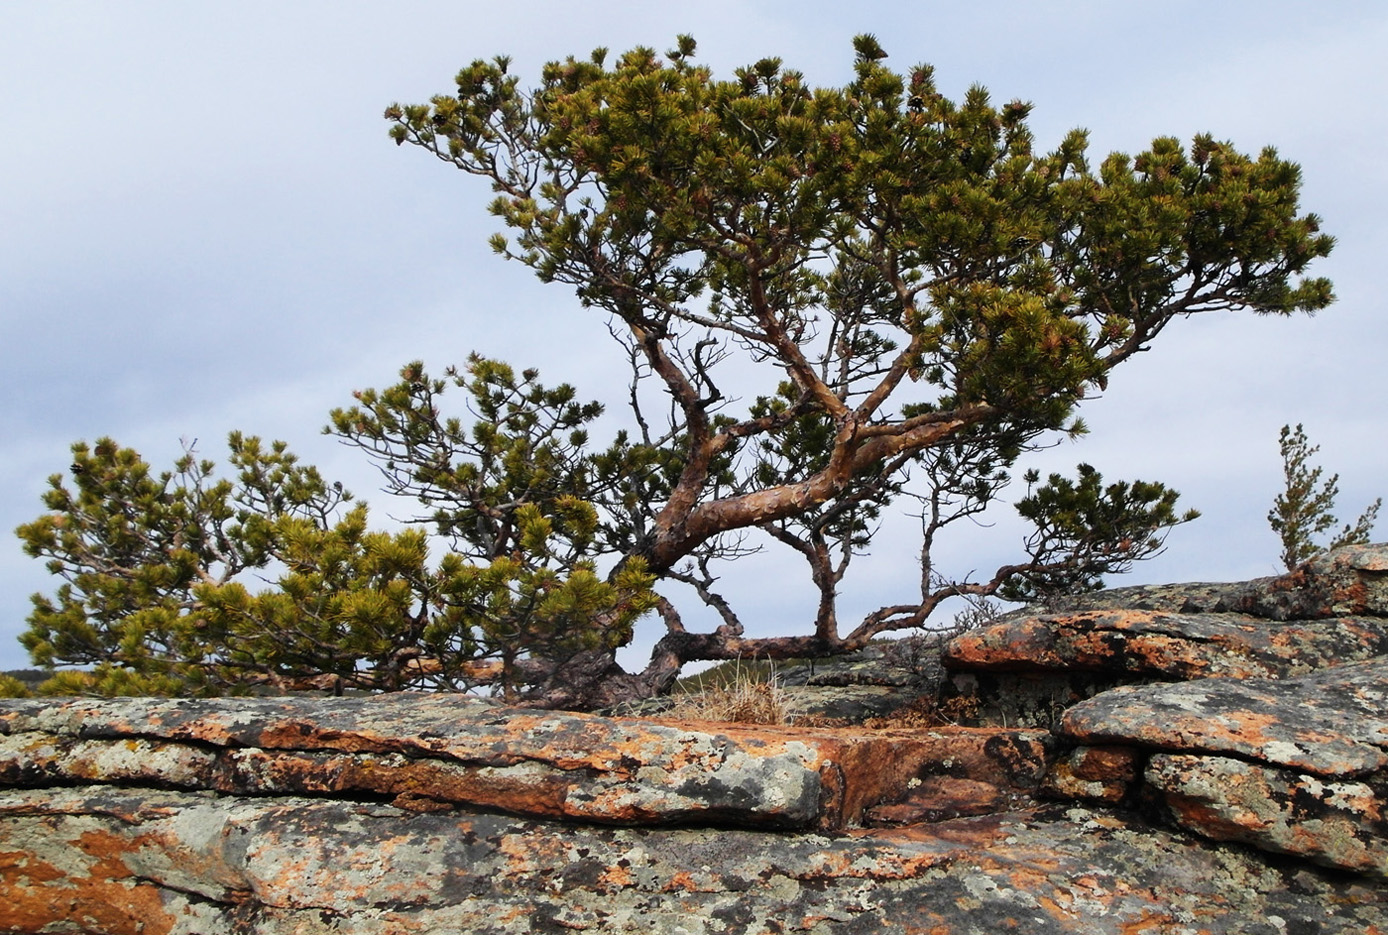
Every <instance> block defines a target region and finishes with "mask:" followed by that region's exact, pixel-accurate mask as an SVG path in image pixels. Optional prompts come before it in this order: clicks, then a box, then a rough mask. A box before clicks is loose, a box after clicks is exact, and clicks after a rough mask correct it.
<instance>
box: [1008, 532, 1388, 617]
mask: <svg viewBox="0 0 1388 935" xmlns="http://www.w3.org/2000/svg"><path fill="white" fill-rule="evenodd" d="M1063 609H1064V610H1065V611H1067V612H1073V611H1081V610H1159V611H1166V612H1170V613H1184V614H1199V613H1241V614H1249V615H1251V616H1254V617H1263V618H1266V619H1268V620H1319V619H1322V618H1326V617H1347V616H1357V615H1358V616H1368V617H1388V543H1377V544H1374V545H1353V546H1346V547H1344V548H1340V549H1336V550H1335V551H1333V552H1326V553H1322V554H1321V555H1318V556H1316V557H1315V558H1313V559H1311V560H1310V561H1309V562H1307V563H1306V564H1305V565H1303V566H1302V567H1301V568H1299V569H1297V570H1296V571H1294V572H1290V573H1288V574H1285V575H1275V576H1272V577H1268V578H1255V579H1254V580H1252V581H1241V582H1236V583H1230V584H1224V583H1219V584H1211V583H1200V584H1173V585H1138V586H1136V587H1125V588H1111V589H1109V590H1106V591H1099V592H1096V593H1093V594H1083V595H1079V596H1077V597H1073V598H1068V599H1066V600H1065V607H1064V608H1063ZM1032 610H1033V612H1040V609H1039V608H1033V609H1032Z"/></svg>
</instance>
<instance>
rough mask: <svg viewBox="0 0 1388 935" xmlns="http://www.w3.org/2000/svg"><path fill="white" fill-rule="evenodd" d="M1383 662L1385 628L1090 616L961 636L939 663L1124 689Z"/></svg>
mask: <svg viewBox="0 0 1388 935" xmlns="http://www.w3.org/2000/svg"><path fill="white" fill-rule="evenodd" d="M1385 653H1388V619H1378V618H1372V617H1341V618H1336V619H1332V620H1320V621H1307V622H1296V623H1276V622H1271V621H1268V620H1265V619H1261V618H1258V617H1253V616H1250V615H1248V614H1239V613H1225V614H1216V613H1198V614H1177V613H1168V612H1166V611H1157V610H1091V611H1083V612H1079V613H1073V614H1052V615H1046V616H1040V617H1028V618H1024V619H1021V620H1014V621H1008V622H1005V623H999V624H996V625H994V626H990V627H985V628H983V629H981V630H975V631H973V632H970V633H965V634H963V635H962V636H960V637H958V638H956V639H955V640H953V641H952V642H951V643H950V644H949V645H948V647H947V648H946V650H945V655H944V662H945V665H946V666H947V667H949V668H951V669H955V670H968V671H972V672H979V671H984V672H991V671H1045V670H1050V671H1056V672H1063V673H1066V674H1067V675H1074V674H1076V673H1083V672H1099V673H1107V674H1109V675H1112V676H1115V677H1121V678H1122V679H1123V680H1132V679H1133V678H1140V679H1161V680H1172V679H1194V678H1203V677H1206V676H1227V677H1231V678H1266V677H1278V678H1280V677H1284V676H1293V675H1304V674H1306V673H1307V672H1311V671H1314V670H1316V669H1320V668H1325V667H1326V666H1331V665H1341V664H1343V663H1346V662H1354V661H1358V660H1363V659H1371V658H1373V657H1374V656H1379V655H1383V654H1385ZM1115 680H1117V678H1116V679H1115Z"/></svg>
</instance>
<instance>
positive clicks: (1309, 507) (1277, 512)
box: [1268, 423, 1383, 571]
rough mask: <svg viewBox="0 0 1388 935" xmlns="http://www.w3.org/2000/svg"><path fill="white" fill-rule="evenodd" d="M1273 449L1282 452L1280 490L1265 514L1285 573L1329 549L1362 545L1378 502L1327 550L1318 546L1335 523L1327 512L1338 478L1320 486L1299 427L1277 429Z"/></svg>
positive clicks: (1315, 449)
mask: <svg viewBox="0 0 1388 935" xmlns="http://www.w3.org/2000/svg"><path fill="white" fill-rule="evenodd" d="M1277 443H1278V447H1279V448H1280V449H1281V451H1282V478H1283V488H1282V492H1281V493H1279V494H1278V495H1277V497H1276V499H1275V500H1273V505H1272V509H1271V510H1269V511H1268V524H1269V525H1271V526H1272V531H1273V532H1275V533H1277V535H1278V537H1279V538H1280V539H1281V540H1282V555H1281V558H1282V563H1283V564H1284V565H1286V566H1287V570H1288V571H1294V570H1296V569H1297V568H1298V567H1299V566H1300V565H1301V564H1302V563H1303V562H1305V561H1307V560H1308V559H1311V558H1314V557H1315V556H1317V555H1319V554H1320V553H1322V552H1325V551H1327V550H1329V549H1338V548H1339V547H1340V546H1342V545H1354V544H1356V543H1364V542H1368V541H1369V535H1370V533H1371V532H1372V530H1373V526H1374V520H1376V519H1377V518H1378V510H1379V507H1381V506H1382V505H1383V498H1382V497H1379V498H1378V499H1377V500H1375V501H1374V502H1373V503H1371V504H1369V506H1368V509H1366V510H1364V512H1363V513H1361V514H1360V515H1359V518H1358V519H1357V520H1355V521H1354V522H1353V523H1346V524H1345V526H1344V527H1343V528H1342V529H1341V530H1340V531H1339V532H1338V533H1336V534H1335V538H1334V539H1332V540H1331V541H1330V542H1329V543H1328V544H1327V545H1324V546H1321V545H1318V544H1317V542H1316V540H1317V539H1318V538H1320V537H1321V536H1322V535H1323V534H1325V533H1327V532H1329V531H1330V530H1332V529H1334V528H1335V524H1336V523H1337V522H1339V520H1337V519H1336V518H1335V514H1334V512H1333V511H1334V509H1335V498H1336V497H1338V496H1339V495H1340V475H1339V474H1332V475H1330V477H1329V478H1327V479H1326V480H1325V482H1324V483H1321V475H1322V474H1323V473H1324V471H1323V469H1322V468H1320V467H1317V466H1313V465H1312V464H1311V463H1310V460H1311V458H1312V457H1313V456H1314V455H1315V453H1316V452H1318V451H1320V446H1319V445H1312V444H1311V443H1310V442H1309V441H1308V440H1307V438H1306V432H1305V430H1304V429H1302V427H1301V424H1300V423H1297V426H1296V428H1295V429H1293V428H1292V427H1291V426H1290V425H1284V426H1282V430H1281V431H1280V432H1279V433H1278V437H1277Z"/></svg>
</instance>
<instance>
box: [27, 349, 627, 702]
mask: <svg viewBox="0 0 1388 935" xmlns="http://www.w3.org/2000/svg"><path fill="white" fill-rule="evenodd" d="M473 365H474V366H473V373H474V374H475V375H478V376H477V380H476V382H474V383H473V384H472V386H471V389H473V390H474V391H475V392H476V393H477V396H476V397H475V401H476V403H477V405H478V408H479V410H480V411H483V412H490V411H494V410H492V409H491V408H489V407H490V406H491V405H492V404H493V403H494V402H495V395H496V394H495V393H494V392H492V390H494V387H495V383H496V380H497V379H500V380H501V382H503V383H505V382H506V381H507V380H509V379H510V375H509V370H508V369H507V368H504V367H500V366H498V365H495V364H493V363H492V362H490V361H484V360H481V359H480V358H479V359H476V360H474V362H473ZM413 372H415V371H413V370H412V369H411V368H410V367H407V368H406V371H405V374H406V376H407V378H408V377H409V375H410V374H411V373H413ZM497 374H502V376H501V377H499V378H498V377H497V376H496V375H497ZM533 376H534V375H529V376H528V377H527V381H533ZM512 388H514V386H513V387H512ZM568 392H569V391H568V390H566V389H563V390H561V391H559V396H563V395H564V394H565V393H568ZM536 393H537V394H538V395H537V398H538V399H541V400H545V401H548V402H554V401H555V399H556V396H555V395H553V394H550V395H546V391H544V390H543V388H537V389H536ZM364 395H365V396H366V399H367V400H368V401H370V400H372V399H374V397H373V396H371V395H370V394H364ZM532 401H533V400H532ZM521 405H524V404H521ZM594 414H595V413H594V412H593V411H592V410H587V411H586V414H585V413H583V412H580V413H578V414H577V415H583V416H584V417H587V418H591V417H592V415H594ZM337 416H340V417H341V418H342V419H352V420H356V421H354V422H353V424H357V423H358V422H360V421H361V420H362V419H365V418H367V417H366V416H365V414H364V413H362V412H360V411H356V413H355V415H351V414H348V413H339V414H335V417H337ZM502 421H505V420H502ZM561 421H564V420H561ZM514 424H515V425H523V426H524V431H526V432H532V433H534V435H533V438H534V439H537V440H538V442H537V445H536V446H535V447H536V448H538V449H544V450H548V448H549V442H550V441H552V440H547V439H546V438H545V437H544V436H545V434H546V433H551V434H552V433H553V432H555V431H556V426H555V425H554V424H552V423H550V424H546V425H544V426H541V427H539V428H537V427H536V426H535V425H534V424H533V423H530V422H529V421H528V420H527V419H526V418H521V419H519V421H517V422H516V423H514ZM458 431H459V432H461V429H459V430H458ZM470 437H472V438H475V439H476V442H475V444H476V445H477V446H478V447H477V448H475V449H474V453H475V454H477V455H478V456H479V457H478V461H477V462H476V463H469V465H468V466H467V470H465V471H463V472H462V473H463V474H464V475H465V476H466V479H467V483H468V484H470V485H471V486H470V487H469V488H468V489H471V490H473V491H474V492H477V493H478V496H479V499H478V501H477V502H476V503H474V504H473V505H474V506H476V507H479V508H480V510H481V511H480V512H475V513H474V514H472V515H469V516H468V517H467V519H468V520H469V522H470V523H471V524H472V525H471V526H470V527H469V534H471V535H472V537H473V538H474V539H478V540H485V541H486V542H487V543H488V546H489V547H488V548H487V549H484V550H481V551H476V550H475V551H474V553H473V554H472V555H471V556H468V555H465V554H460V553H458V552H453V553H450V554H447V555H445V556H444V557H443V558H442V559H441V560H439V561H438V562H435V563H431V561H430V557H429V543H428V536H427V535H426V533H425V531H424V530H422V529H419V528H411V529H405V530H402V531H398V532H383V531H371V530H370V529H369V528H368V514H367V508H366V506H365V505H363V504H351V505H349V501H350V500H351V496H350V494H348V493H347V492H346V491H345V490H343V489H342V488H341V486H340V485H328V484H326V483H325V482H324V481H323V480H322V479H321V477H320V476H319V474H318V472H317V471H316V470H315V469H313V468H311V467H303V466H301V465H299V463H298V462H297V459H296V458H295V456H294V455H293V454H291V453H290V452H289V451H288V450H287V448H286V447H285V446H284V445H283V444H282V443H279V442H276V443H275V444H274V445H272V446H271V447H270V448H268V449H266V448H264V447H263V446H262V445H261V443H260V441H259V440H258V439H255V438H250V437H243V436H242V435H240V434H233V435H232V436H231V439H230V449H231V453H230V458H229V460H230V463H231V465H232V466H233V468H234V469H236V471H237V474H236V477H235V480H229V479H220V480H219V479H216V478H215V477H214V473H215V465H214V464H213V463H212V462H211V461H207V460H198V459H197V458H196V456H195V455H194V453H193V452H191V451H190V452H188V453H187V454H186V455H185V456H184V457H183V458H182V459H180V460H179V462H178V464H177V465H176V466H175V469H174V470H173V471H167V472H164V473H162V474H160V475H157V476H156V475H154V474H152V472H151V470H150V468H149V466H148V464H146V463H145V462H144V461H143V460H142V459H141V458H140V457H139V455H138V454H137V453H136V452H134V451H132V450H130V449H125V448H120V447H119V446H118V445H116V443H115V442H113V441H111V440H110V439H102V440H100V441H99V442H98V443H97V444H96V445H95V446H94V447H91V448H89V447H88V446H86V445H84V444H78V445H75V446H74V447H73V453H74V458H75V460H74V462H73V465H72V469H71V474H72V483H73V487H72V488H69V487H68V486H66V484H65V480H64V478H63V476H62V475H55V476H54V477H52V478H50V482H49V485H50V489H49V492H48V493H47V494H46V495H45V498H44V503H45V505H46V506H47V507H48V509H49V511H50V512H48V513H46V514H45V515H43V516H41V517H39V518H38V519H37V520H35V521H34V522H32V523H29V524H26V525H24V526H21V527H20V528H19V530H18V534H19V536H20V538H21V539H22V540H23V542H24V545H25V549H26V551H27V552H28V553H29V554H30V555H33V556H35V557H40V558H46V559H48V561H49V570H50V571H52V572H53V573H54V574H56V575H58V576H59V577H61V578H62V579H63V580H64V583H63V584H62V585H61V586H60V587H59V589H58V592H57V594H56V596H54V597H50V596H46V595H42V594H40V595H35V596H34V611H33V613H32V614H31V615H30V618H29V624H30V627H29V630H28V631H27V632H26V633H25V634H24V635H23V637H22V641H23V643H24V645H25V646H26V648H28V650H29V651H30V654H31V655H32V656H33V658H34V661H35V662H36V663H38V664H40V665H44V666H54V665H75V666H85V667H88V668H86V669H85V670H82V671H65V672H60V673H58V674H57V675H56V676H55V677H54V678H53V679H52V680H50V681H49V682H48V683H46V684H45V685H43V686H40V689H39V691H40V692H41V693H58V694H71V693H94V694H104V695H115V694H190V693H193V694H213V693H223V692H244V691H251V690H256V689H258V688H261V687H264V686H269V687H275V688H295V687H300V688H303V687H312V688H330V689H335V690H338V691H340V690H342V689H343V688H355V689H367V690H384V691H396V690H401V689H406V688H420V687H431V686H432V687H443V688H453V689H459V688H467V687H470V686H471V685H472V684H474V683H475V681H476V679H477V677H478V673H489V672H490V671H491V669H490V668H489V667H488V666H487V663H495V664H496V665H497V666H499V669H500V673H501V676H500V678H499V679H492V678H488V679H487V680H488V681H491V682H494V683H496V684H498V685H499V686H500V687H501V689H502V690H503V692H505V693H506V694H508V695H514V694H515V693H516V692H517V691H518V690H519V689H520V688H521V687H522V686H523V685H525V684H526V680H525V677H524V676H523V675H522V674H521V673H520V671H519V667H521V666H522V665H523V663H524V662H525V661H526V660H531V659H537V658H538V659H555V658H561V659H562V658H565V657H567V656H570V655H573V654H574V653H577V652H581V651H585V650H594V649H611V648H615V647H616V646H618V645H620V644H622V643H624V642H626V641H628V640H629V639H630V638H631V628H632V624H633V622H634V620H635V619H636V618H638V617H639V616H640V615H641V614H642V613H644V612H646V611H647V610H649V609H650V608H651V607H652V606H653V603H654V596H653V595H652V594H651V592H650V584H651V577H650V576H649V575H648V574H646V573H645V572H644V569H643V566H642V563H641V562H640V561H639V560H632V561H630V562H628V563H626V565H625V566H624V567H623V568H621V569H619V570H618V571H617V572H616V573H614V574H613V575H611V576H608V577H603V576H600V575H599V573H598V568H597V564H596V562H595V558H594V555H593V554H591V553H592V550H591V546H592V543H593V540H594V536H595V535H596V532H597V528H598V522H597V513H596V511H595V510H594V508H593V507H592V506H591V505H590V504H588V503H586V502H585V501H583V500H581V499H579V498H578V497H577V496H574V495H573V494H570V493H558V492H556V490H557V488H556V485H555V483H552V481H554V479H555V478H556V477H560V478H564V477H567V478H568V480H572V479H573V478H572V477H571V476H570V475H571V474H572V472H571V471H568V472H566V471H564V470H559V469H556V468H555V466H554V464H553V463H551V462H549V461H547V458H546V456H545V455H543V454H536V452H535V451H523V450H518V449H517V447H516V445H517V436H514V435H511V434H509V433H508V432H506V431H504V430H502V429H501V428H500V427H499V426H498V424H497V423H495V422H492V423H482V422H480V421H479V422H478V423H477V424H476V425H474V426H473V431H472V433H471V435H470ZM573 440H574V439H573V436H568V437H567V438H566V439H565V440H564V441H562V442H560V441H555V443H554V444H555V446H557V447H558V448H562V447H563V446H564V445H565V444H568V443H570V442H572V441H573ZM549 454H552V455H555V456H556V457H558V456H559V455H558V453H557V452H556V451H549ZM450 478H451V479H453V480H456V477H455V476H454V475H450ZM561 486H562V484H561ZM527 491H528V493H527ZM527 496H530V497H532V498H533V499H531V500H529V501H528V502H527V501H526V500H525V498H526V497H527ZM426 502H428V501H426ZM484 516H485V517H487V518H490V519H492V520H495V521H496V522H495V524H494V525H493V526H491V527H488V526H487V524H486V523H485V522H483V517H484ZM459 523H460V520H459V517H458V515H457V514H451V515H450V517H449V519H448V520H447V522H444V523H443V524H442V525H443V526H444V527H445V529H447V530H450V531H456V529H457V527H458V525H459ZM269 572H278V577H277V578H276V579H275V580H274V582H273V585H272V586H270V587H263V586H261V584H260V582H261V579H262V577H263V576H264V575H265V574H267V573H269Z"/></svg>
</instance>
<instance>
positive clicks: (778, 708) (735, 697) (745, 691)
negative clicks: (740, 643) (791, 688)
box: [663, 667, 795, 724]
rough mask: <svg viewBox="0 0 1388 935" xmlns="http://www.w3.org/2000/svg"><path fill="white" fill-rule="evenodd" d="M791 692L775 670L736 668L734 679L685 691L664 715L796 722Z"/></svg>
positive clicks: (687, 718)
mask: <svg viewBox="0 0 1388 935" xmlns="http://www.w3.org/2000/svg"><path fill="white" fill-rule="evenodd" d="M792 708H793V705H792V703H791V699H790V696H789V694H788V693H787V692H786V690H785V689H783V688H782V687H781V684H780V682H779V681H778V680H777V678H776V673H775V671H774V670H773V671H771V672H770V673H767V672H764V671H762V670H761V668H760V667H756V668H754V669H749V670H748V671H742V670H741V669H735V670H734V672H733V677H732V678H731V679H722V680H719V681H718V682H717V683H713V684H709V685H708V686H707V687H705V688H704V689H703V690H702V691H699V692H697V693H691V694H688V695H686V696H685V697H684V698H683V699H682V700H681V701H680V702H679V703H678V704H676V705H675V706H674V707H673V708H671V709H670V710H669V711H666V712H665V713H664V715H663V716H664V717H670V718H677V719H680V720H689V721H731V722H733V723H737V724H793V723H795V713H794V711H793V710H792Z"/></svg>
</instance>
